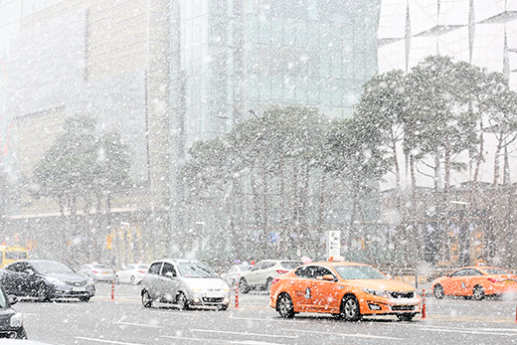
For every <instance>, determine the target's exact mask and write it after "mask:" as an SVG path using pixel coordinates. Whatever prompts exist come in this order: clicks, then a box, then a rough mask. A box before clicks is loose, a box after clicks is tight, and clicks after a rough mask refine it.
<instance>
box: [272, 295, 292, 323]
mask: <svg viewBox="0 0 517 345" xmlns="http://www.w3.org/2000/svg"><path fill="white" fill-rule="evenodd" d="M276 310H277V311H278V314H280V316H281V317H283V318H284V319H291V318H293V317H294V306H293V300H292V299H291V297H290V296H289V295H288V294H286V293H282V294H281V295H280V296H278V300H277V302H276Z"/></svg>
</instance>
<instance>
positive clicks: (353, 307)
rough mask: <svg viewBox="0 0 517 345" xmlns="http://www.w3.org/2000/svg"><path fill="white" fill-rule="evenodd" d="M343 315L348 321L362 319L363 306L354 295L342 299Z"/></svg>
mask: <svg viewBox="0 0 517 345" xmlns="http://www.w3.org/2000/svg"><path fill="white" fill-rule="evenodd" d="M341 316H342V318H343V319H344V320H346V321H359V320H361V319H362V317H363V316H362V315H361V307H360V306H359V301H358V300H357V298H356V297H355V296H354V295H347V296H345V297H344V298H343V300H342V301H341Z"/></svg>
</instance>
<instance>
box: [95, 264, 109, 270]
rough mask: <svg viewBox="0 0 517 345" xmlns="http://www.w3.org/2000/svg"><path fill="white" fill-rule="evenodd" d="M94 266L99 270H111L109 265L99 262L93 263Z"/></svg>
mask: <svg viewBox="0 0 517 345" xmlns="http://www.w3.org/2000/svg"><path fill="white" fill-rule="evenodd" d="M92 267H93V269H97V270H109V269H110V268H109V267H108V266H106V265H98V264H96V265H93V266H92Z"/></svg>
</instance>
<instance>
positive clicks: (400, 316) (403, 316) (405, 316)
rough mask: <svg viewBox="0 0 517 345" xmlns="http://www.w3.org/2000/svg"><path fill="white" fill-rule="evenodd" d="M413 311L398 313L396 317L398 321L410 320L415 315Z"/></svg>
mask: <svg viewBox="0 0 517 345" xmlns="http://www.w3.org/2000/svg"><path fill="white" fill-rule="evenodd" d="M415 315H416V314H414V313H406V314H398V315H397V317H398V319H399V320H400V321H411V320H413V318H414V317H415Z"/></svg>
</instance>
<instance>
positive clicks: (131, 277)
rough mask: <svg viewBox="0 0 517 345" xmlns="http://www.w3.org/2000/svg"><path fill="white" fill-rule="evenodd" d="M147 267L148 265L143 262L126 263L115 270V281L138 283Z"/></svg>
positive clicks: (118, 282)
mask: <svg viewBox="0 0 517 345" xmlns="http://www.w3.org/2000/svg"><path fill="white" fill-rule="evenodd" d="M148 269H149V265H145V264H131V265H127V266H126V267H124V268H123V269H121V270H119V271H117V272H115V282H116V283H117V284H120V283H126V284H128V283H129V284H132V285H136V284H140V282H141V281H142V279H143V278H144V276H145V273H146V272H147V270H148Z"/></svg>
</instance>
